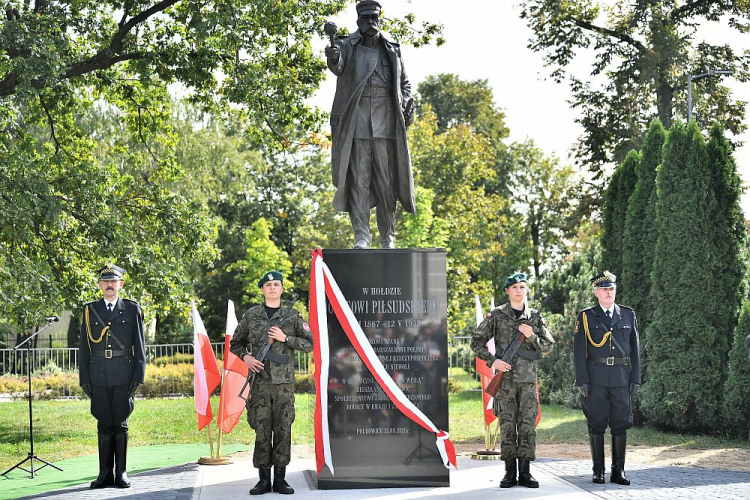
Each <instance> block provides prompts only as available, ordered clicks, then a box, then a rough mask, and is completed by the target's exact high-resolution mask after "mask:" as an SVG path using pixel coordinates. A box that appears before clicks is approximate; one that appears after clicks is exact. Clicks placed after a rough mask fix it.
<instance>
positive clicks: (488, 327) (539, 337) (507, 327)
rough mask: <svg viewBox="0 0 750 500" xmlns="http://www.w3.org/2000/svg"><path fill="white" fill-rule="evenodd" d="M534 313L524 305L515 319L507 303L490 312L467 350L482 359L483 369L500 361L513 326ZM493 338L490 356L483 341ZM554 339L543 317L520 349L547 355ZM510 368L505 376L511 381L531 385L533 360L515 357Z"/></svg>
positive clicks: (511, 335) (532, 380) (534, 364)
mask: <svg viewBox="0 0 750 500" xmlns="http://www.w3.org/2000/svg"><path fill="white" fill-rule="evenodd" d="M533 312H534V310H533V309H530V308H529V306H525V307H524V310H523V314H522V315H521V317H520V318H518V319H516V317H515V315H514V314H513V309H512V308H511V307H510V302H508V303H506V304H503V305H501V306H500V307H497V308H495V309H493V310H492V312H490V313H489V314H487V317H486V318H485V319H484V321H482V323H481V324H480V325H479V326H478V327H477V329H476V330H475V331H474V335H472V337H471V348H472V349H473V350H474V353H476V355H477V357H479V358H480V359H482V360H483V361H484V362H485V363H487V366H491V365H492V363H493V362H494V361H495V359H500V357H501V356H502V355H503V353H504V352H505V350H506V349H507V348H508V346H509V345H510V344H511V342H513V332H514V331H515V330H516V326H517V325H520V324H522V323H524V322H525V321H527V320H528V319H529V317H530V316H531V314H533ZM516 335H519V334H516ZM493 338H494V339H495V356H493V355H492V354H490V350H489V349H488V348H487V341H488V340H490V339H493ZM554 343H555V340H554V339H553V338H552V334H551V333H550V331H549V328H547V325H546V323H545V322H544V318H543V317H541V316H540V317H539V321H538V322H537V324H536V325H535V326H534V334H533V335H532V336H531V337H529V338H527V339H525V340H524V341H523V343H522V344H521V349H526V350H527V351H536V352H539V353H540V354H539V355H541V353H545V352H549V351H550V350H551V349H552V345H553V344H554ZM511 365H512V367H511V369H510V371H509V372H507V374H506V375H511V376H512V377H513V380H514V381H515V382H534V381H535V380H536V361H534V360H530V359H526V358H523V357H521V356H518V355H516V356H515V357H514V359H513V361H512V362H511Z"/></svg>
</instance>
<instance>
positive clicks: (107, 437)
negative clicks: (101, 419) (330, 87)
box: [90, 432, 115, 490]
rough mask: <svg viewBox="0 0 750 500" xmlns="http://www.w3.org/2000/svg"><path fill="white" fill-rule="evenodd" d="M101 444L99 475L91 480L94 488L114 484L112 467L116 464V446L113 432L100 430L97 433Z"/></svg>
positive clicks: (91, 486)
mask: <svg viewBox="0 0 750 500" xmlns="http://www.w3.org/2000/svg"><path fill="white" fill-rule="evenodd" d="M97 440H98V444H99V475H98V476H97V478H96V479H94V480H93V481H92V482H91V485H90V488H91V489H93V490H96V489H99V488H107V487H108V486H114V484H115V475H114V473H113V472H112V469H113V468H114V466H115V448H114V442H113V436H112V434H104V433H102V432H100V433H99V434H98V435H97Z"/></svg>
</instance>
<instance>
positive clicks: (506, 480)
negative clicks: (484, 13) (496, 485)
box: [500, 458, 518, 488]
mask: <svg viewBox="0 0 750 500" xmlns="http://www.w3.org/2000/svg"><path fill="white" fill-rule="evenodd" d="M516 472H517V470H516V459H515V458H511V459H510V460H506V461H505V477H503V479H502V481H500V487H501V488H511V487H513V486H515V485H517V484H518V481H516Z"/></svg>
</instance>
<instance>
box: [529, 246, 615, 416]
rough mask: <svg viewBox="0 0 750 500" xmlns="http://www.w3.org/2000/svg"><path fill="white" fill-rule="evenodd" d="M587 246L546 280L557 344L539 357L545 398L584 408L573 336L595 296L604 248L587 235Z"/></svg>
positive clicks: (544, 290) (547, 317)
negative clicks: (576, 384) (594, 281)
mask: <svg viewBox="0 0 750 500" xmlns="http://www.w3.org/2000/svg"><path fill="white" fill-rule="evenodd" d="M584 241H585V244H584V246H583V247H582V248H581V249H580V250H579V251H578V252H576V253H574V254H572V255H571V256H570V258H569V260H567V261H566V262H565V264H564V265H561V266H558V267H555V268H553V269H552V270H551V271H550V272H549V273H548V274H547V276H546V278H545V280H544V282H543V283H542V294H543V295H547V294H549V295H550V297H551V298H550V302H549V304H548V311H546V312H545V314H544V318H545V320H546V321H547V323H548V325H549V327H550V330H551V331H552V336H553V337H554V339H555V345H554V347H553V348H552V351H550V353H549V354H547V355H546V356H544V357H543V358H542V359H541V360H539V395H540V397H541V399H542V401H544V402H546V403H552V404H562V405H566V406H569V407H571V408H578V407H580V403H579V396H578V390H577V389H575V388H574V387H573V383H574V382H575V369H574V364H573V335H574V332H575V321H576V317H577V315H578V311H580V310H581V309H584V308H586V307H589V306H590V305H591V304H592V303H593V302H594V301H595V300H596V299H594V297H593V293H592V288H591V281H590V280H591V277H592V276H595V275H596V274H598V273H599V272H600V271H599V267H598V266H599V262H600V260H601V247H600V246H599V240H598V238H584Z"/></svg>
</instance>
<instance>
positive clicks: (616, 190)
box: [602, 151, 641, 274]
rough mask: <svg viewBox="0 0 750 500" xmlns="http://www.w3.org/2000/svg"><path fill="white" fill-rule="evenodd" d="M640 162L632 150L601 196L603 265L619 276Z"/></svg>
mask: <svg viewBox="0 0 750 500" xmlns="http://www.w3.org/2000/svg"><path fill="white" fill-rule="evenodd" d="M640 162H641V156H640V155H639V154H638V152H637V151H631V152H630V153H628V155H627V156H626V157H625V160H624V161H623V162H622V163H621V164H620V165H619V166H618V167H617V170H615V173H614V174H612V179H611V180H610V182H609V187H608V188H607V192H606V193H605V195H604V210H603V212H602V218H603V219H604V232H603V233H602V248H603V255H602V264H603V265H604V268H606V269H609V270H610V271H612V272H613V273H616V274H621V273H622V259H623V256H622V254H623V235H624V233H625V218H626V215H627V210H628V201H629V200H630V197H631V196H632V194H633V191H634V190H635V185H636V181H637V179H638V177H637V174H636V169H637V168H638V165H639V164H640Z"/></svg>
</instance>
